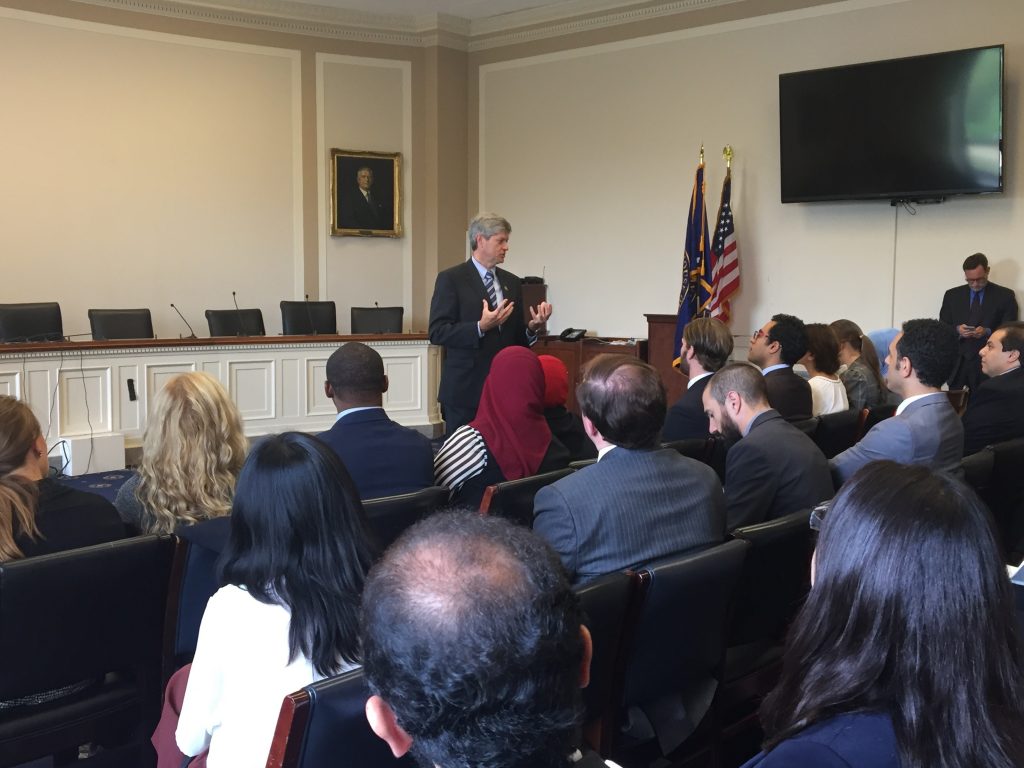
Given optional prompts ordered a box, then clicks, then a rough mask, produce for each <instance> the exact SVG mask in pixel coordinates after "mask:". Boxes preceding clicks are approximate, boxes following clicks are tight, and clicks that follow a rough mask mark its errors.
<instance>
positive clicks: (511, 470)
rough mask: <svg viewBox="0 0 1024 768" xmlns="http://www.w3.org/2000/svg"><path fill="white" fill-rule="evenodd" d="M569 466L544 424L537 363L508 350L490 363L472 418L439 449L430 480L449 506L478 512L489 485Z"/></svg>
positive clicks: (514, 349)
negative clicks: (447, 496) (451, 503)
mask: <svg viewBox="0 0 1024 768" xmlns="http://www.w3.org/2000/svg"><path fill="white" fill-rule="evenodd" d="M568 463H569V451H568V450H567V449H566V447H565V446H564V445H562V444H561V443H560V442H559V441H558V439H557V438H555V437H554V436H553V435H552V434H551V429H550V428H549V427H548V423H547V421H546V420H545V419H544V372H543V370H541V364H540V361H539V360H537V356H536V355H535V354H533V352H531V351H530V350H529V349H527V348H526V347H506V348H505V349H503V350H501V352H499V353H498V354H497V355H496V356H495V358H494V361H493V362H492V363H491V370H490V373H488V374H487V379H486V380H485V381H484V389H483V393H482V394H481V395H480V406H479V407H478V408H477V412H476V418H475V419H473V421H471V422H470V423H469V424H466V425H465V426H462V427H459V428H458V429H457V430H455V432H454V433H453V434H452V436H451V437H449V438H448V439H447V440H446V441H445V443H444V445H442V446H441V450H440V451H439V452H438V454H437V456H436V457H435V459H434V476H435V479H436V482H437V484H438V485H440V486H442V487H444V488H449V489H450V490H451V492H452V501H454V502H457V503H460V504H466V505H468V506H472V507H478V506H479V505H480V499H481V498H482V497H483V494H484V489H486V488H487V486H489V485H494V484H495V483H501V482H504V481H506V480H518V479H519V478H522V477H529V476H530V475H536V474H539V473H541V472H550V471H551V470H554V469H561V468H562V467H564V466H566V465H567V464H568Z"/></svg>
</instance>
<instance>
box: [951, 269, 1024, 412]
mask: <svg viewBox="0 0 1024 768" xmlns="http://www.w3.org/2000/svg"><path fill="white" fill-rule="evenodd" d="M963 269H964V282H965V283H966V285H961V286H957V287H956V288H950V289H949V290H948V291H946V294H945V295H944V296H943V297H942V309H941V310H939V319H940V320H941V321H942V322H944V323H947V324H949V325H952V326H953V327H954V328H956V332H957V335H958V336H959V337H960V359H959V361H958V363H957V366H956V370H955V371H954V372H953V374H952V375H951V376H950V378H949V388H950V389H960V388H962V387H965V386H966V387H969V388H970V390H971V391H972V392H973V391H975V390H977V389H978V385H979V384H981V382H982V379H983V378H984V377H983V375H982V372H981V359H980V358H979V357H978V352H979V351H980V350H981V348H982V347H983V346H985V342H986V341H987V340H988V337H989V336H990V335H991V333H992V331H993V330H994V329H996V328H998V327H999V326H1001V325H1003V324H1004V323H1007V322H1010V321H1011V320H1016V319H1017V297H1016V296H1015V295H1014V293H1013V290H1012V289H1010V288H1004V287H1003V286H1001V285H996V284H995V283H990V282H989V281H988V273H989V266H988V258H986V256H985V254H983V253H975V254H972V255H971V256H968V257H967V258H966V259H965V260H964V267H963Z"/></svg>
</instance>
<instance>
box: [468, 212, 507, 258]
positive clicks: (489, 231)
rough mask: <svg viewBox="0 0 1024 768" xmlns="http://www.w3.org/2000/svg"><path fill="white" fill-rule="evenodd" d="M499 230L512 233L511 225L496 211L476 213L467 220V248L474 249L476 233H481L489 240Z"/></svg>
mask: <svg viewBox="0 0 1024 768" xmlns="http://www.w3.org/2000/svg"><path fill="white" fill-rule="evenodd" d="M499 232H504V233H505V234H506V235H511V234H512V225H511V224H509V223H508V219H505V218H502V217H501V216H499V215H498V214H496V213H478V214H477V215H476V216H474V217H473V220H472V221H471V222H469V250H470V251H475V250H476V236H477V235H483V236H484V239H485V240H490V239H491V238H492V237H494V236H495V235H496V234H498V233H499Z"/></svg>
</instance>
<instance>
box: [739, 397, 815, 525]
mask: <svg viewBox="0 0 1024 768" xmlns="http://www.w3.org/2000/svg"><path fill="white" fill-rule="evenodd" d="M832 495H833V488H832V476H831V474H830V473H829V469H828V460H827V459H826V458H825V454H823V453H822V452H821V449H820V448H818V446H816V445H815V444H814V441H813V440H811V438H809V437H808V436H807V435H805V434H804V433H803V432H801V431H800V430H799V429H797V428H796V427H794V426H793V425H792V424H790V423H789V422H787V421H786V420H785V419H783V418H782V416H780V415H779V414H778V413H777V412H775V411H772V410H768V411H765V412H764V413H762V414H760V415H759V416H758V417H757V418H755V419H754V421H753V423H752V424H751V425H750V431H749V432H747V434H746V436H745V437H744V438H743V439H741V440H740V441H738V442H737V443H736V444H734V445H733V446H732V447H731V448H729V453H728V454H727V455H726V458H725V506H726V525H727V527H728V529H729V530H730V531H731V530H732V529H733V528H739V527H741V526H744V525H752V524H754V523H761V522H764V521H765V520H773V519H775V518H776V517H782V516H783V515H788V514H789V513H790V512H797V511H798V510H801V509H806V510H808V511H810V509H811V507H813V506H815V505H816V504H818V503H820V502H822V501H825V500H826V499H831V498H832Z"/></svg>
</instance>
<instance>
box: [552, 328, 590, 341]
mask: <svg viewBox="0 0 1024 768" xmlns="http://www.w3.org/2000/svg"><path fill="white" fill-rule="evenodd" d="M586 335H587V329H586V328H566V329H565V330H564V331H562V332H561V333H560V334H558V338H560V339H561V340H562V341H579V340H580V339H582V338H583V337H584V336H586Z"/></svg>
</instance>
